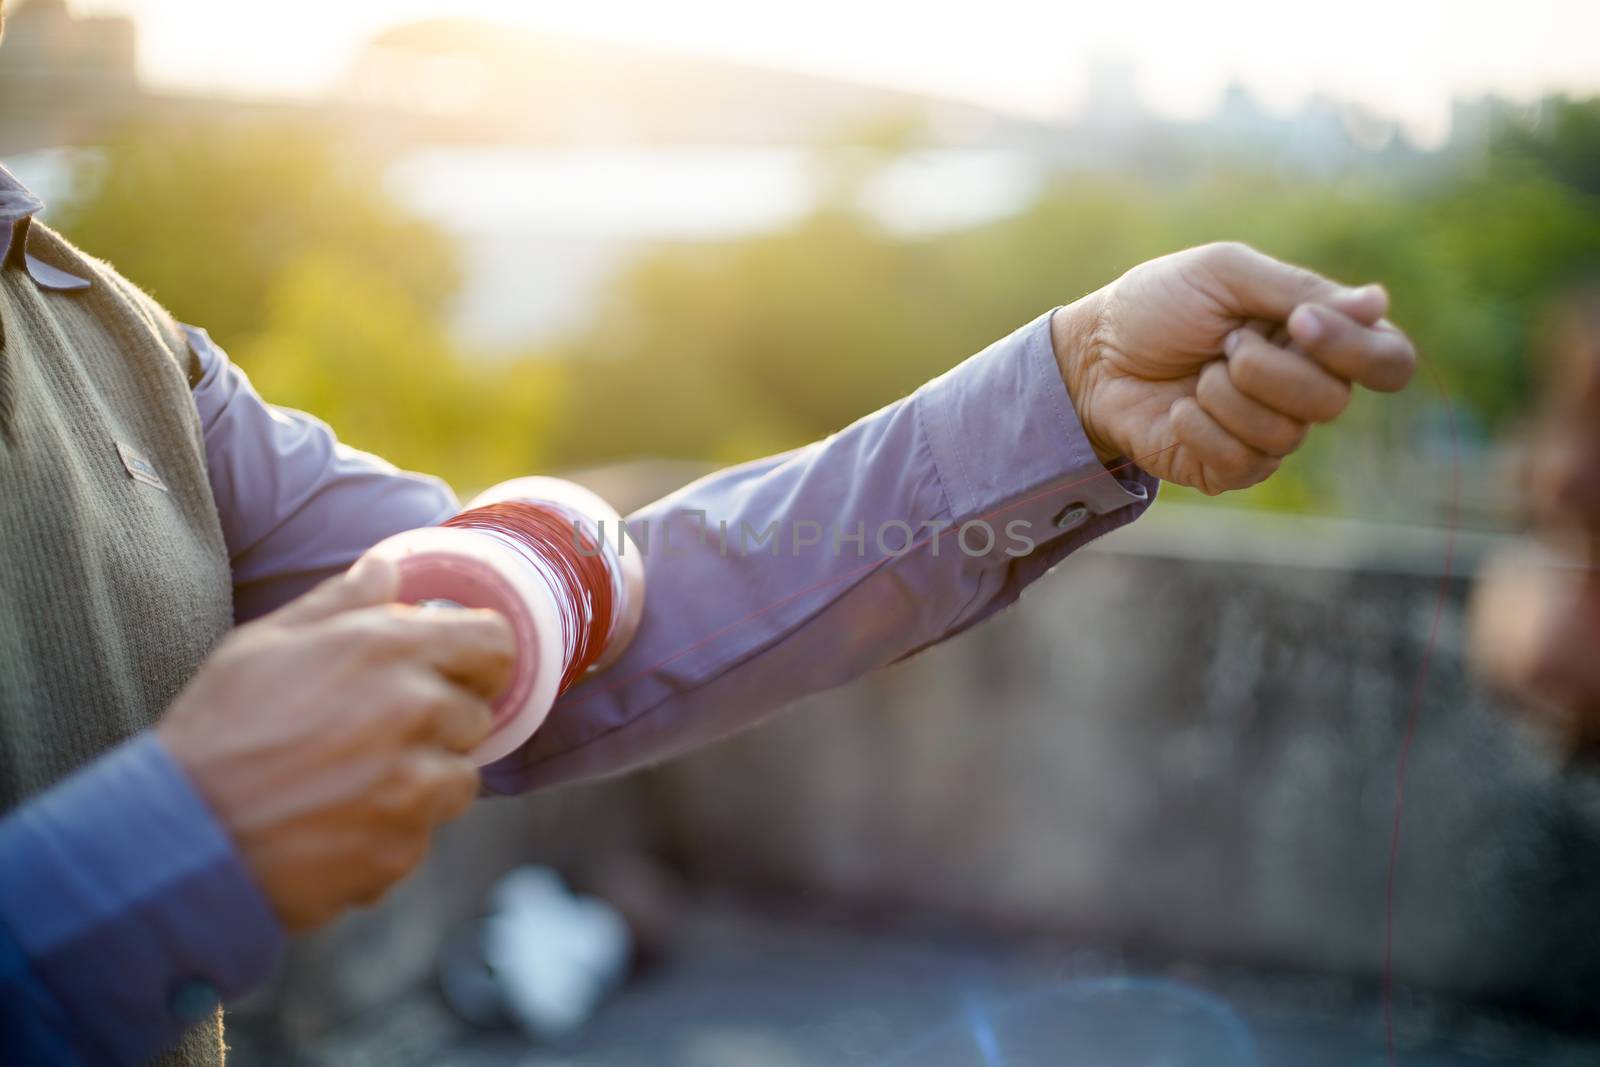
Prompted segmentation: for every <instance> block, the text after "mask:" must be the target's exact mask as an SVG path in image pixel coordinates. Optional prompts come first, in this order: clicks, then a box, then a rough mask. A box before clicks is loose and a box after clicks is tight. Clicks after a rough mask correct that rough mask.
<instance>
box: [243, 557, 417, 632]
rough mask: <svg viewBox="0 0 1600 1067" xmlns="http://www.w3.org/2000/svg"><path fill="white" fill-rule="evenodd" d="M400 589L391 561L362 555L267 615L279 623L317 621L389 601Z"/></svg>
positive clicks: (397, 576)
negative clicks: (343, 568) (347, 566)
mask: <svg viewBox="0 0 1600 1067" xmlns="http://www.w3.org/2000/svg"><path fill="white" fill-rule="evenodd" d="M399 592H400V572H399V570H398V569H397V568H396V567H395V565H394V563H393V562H392V561H391V560H387V559H379V558H377V557H373V556H363V557H361V558H360V559H358V560H357V561H356V564H355V566H353V567H351V568H350V569H349V570H347V571H345V572H344V573H343V574H336V575H334V576H333V577H332V578H329V579H328V580H327V581H325V582H323V583H321V584H320V585H318V586H317V587H316V588H314V589H312V590H311V591H310V592H308V593H306V594H304V595H303V596H301V597H299V598H298V599H296V600H292V601H290V602H289V603H287V604H285V605H284V606H283V607H281V608H279V609H278V610H277V611H275V612H273V613H272V615H270V616H268V617H269V618H271V619H273V620H274V621H276V622H281V623H294V624H298V623H308V622H318V621H320V620H322V619H327V618H331V617H333V616H335V615H339V614H342V613H344V612H347V611H356V610H358V609H360V608H370V607H375V606H377V605H379V604H387V603H390V602H392V601H393V600H394V598H395V597H396V596H397V595H399Z"/></svg>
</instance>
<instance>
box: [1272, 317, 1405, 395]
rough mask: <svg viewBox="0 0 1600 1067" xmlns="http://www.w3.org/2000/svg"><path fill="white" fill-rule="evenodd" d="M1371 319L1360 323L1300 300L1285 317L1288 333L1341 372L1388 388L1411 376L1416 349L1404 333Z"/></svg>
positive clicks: (1395, 387) (1399, 386) (1366, 383)
mask: <svg viewBox="0 0 1600 1067" xmlns="http://www.w3.org/2000/svg"><path fill="white" fill-rule="evenodd" d="M1375 321H1376V324H1375V325H1363V324H1362V322H1361V321H1358V320H1357V319H1355V318H1352V317H1350V316H1349V315H1347V314H1342V313H1341V312H1340V311H1337V310H1335V309H1334V308H1332V307H1323V306H1318V305H1316V304H1302V305H1300V306H1299V307H1297V308H1295V309H1294V311H1293V312H1292V313H1291V314H1290V316H1289V323H1288V325H1289V336H1290V337H1291V338H1293V340H1294V341H1295V343H1296V344H1298V345H1299V346H1300V347H1301V348H1302V349H1304V350H1305V352H1306V354H1307V355H1309V356H1310V357H1311V358H1313V359H1315V360H1316V361H1317V362H1318V363H1320V364H1321V365H1322V366H1324V367H1326V368H1327V369H1328V370H1330V371H1332V372H1333V373H1334V374H1336V375H1338V376H1339V377H1341V378H1346V379H1349V380H1350V381H1353V382H1359V383H1360V384H1362V385H1364V386H1366V387H1367V388H1368V389H1377V390H1380V391H1382V392H1385V393H1392V392H1394V391H1396V390H1398V389H1403V388H1404V387H1405V385H1406V383H1407V382H1409V381H1410V380H1411V375H1412V374H1413V373H1414V372H1415V370H1416V367H1417V353H1416V350H1415V349H1414V348H1413V347H1412V345H1411V342H1410V341H1409V340H1407V338H1406V335H1405V334H1403V333H1401V332H1400V331H1399V330H1397V329H1395V328H1394V327H1393V326H1392V325H1390V324H1389V323H1387V322H1383V321H1381V320H1375Z"/></svg>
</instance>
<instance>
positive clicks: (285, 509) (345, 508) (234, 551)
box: [184, 326, 458, 622]
mask: <svg viewBox="0 0 1600 1067" xmlns="http://www.w3.org/2000/svg"><path fill="white" fill-rule="evenodd" d="M184 331H185V332H186V333H187V334H188V337H189V345H190V348H191V349H192V351H193V352H194V356H195V359H196V362H197V364H198V372H199V373H198V378H197V380H196V382H195V386H194V401H195V406H196V407H197V408H198V409H199V412H200V426H201V430H202V431H203V433H204V434H205V445H206V468H207V470H208V472H209V475H210V480H211V492H212V495H213V496H214V497H215V498H216V502H217V512H218V514H219V515H220V516H221V518H222V533H223V537H224V539H225V540H226V542H227V545H228V555H229V558H230V560H231V562H232V567H233V596H234V615H235V617H236V618H237V620H238V621H240V622H246V621H248V620H250V619H253V618H256V617H257V616H259V615H264V614H266V613H267V612H269V611H271V610H272V609H274V608H276V607H279V606H281V605H283V604H286V603H288V602H289V601H290V600H293V599H294V598H295V597H297V596H299V595H300V594H301V593H303V592H305V591H306V590H308V589H310V588H311V587H312V586H313V585H316V584H317V583H318V582H320V581H322V580H323V579H324V578H327V577H330V576H332V575H334V574H337V573H338V572H339V571H342V570H344V569H345V568H346V567H348V566H350V564H352V563H354V562H355V560H356V557H357V556H359V555H361V553H362V552H364V551H366V550H367V549H368V548H370V547H372V546H373V545H375V544H377V543H378V542H379V541H381V540H383V539H384V538H385V537H388V536H389V535H390V534H393V533H399V532H400V531H402V530H410V529H414V528H416V527H418V526H431V525H434V524H436V523H439V522H443V521H444V520H445V519H447V518H449V517H450V516H452V515H454V514H455V513H456V511H457V508H458V505H457V503H456V498H455V494H454V493H453V492H452V491H451V489H450V487H449V486H447V485H446V484H445V483H444V482H442V481H440V480H439V479H437V478H431V477H428V476H426V475H421V474H413V473H410V472H408V471H402V470H399V469H397V468H396V467H394V466H393V465H392V464H389V463H386V462H384V461H383V460H381V459H379V458H378V457H377V456H374V455H372V454H370V453H368V452H362V451H360V450H359V449H354V448H351V447H349V446H348V445H345V444H342V443H341V442H340V441H339V439H338V438H337V437H335V436H334V433H333V431H332V430H331V429H329V427H328V425H327V424H326V423H324V422H322V421H320V420H318V419H315V418H313V417H312V416H310V415H307V414H305V413H304V412H301V411H294V410H291V409H289V408H282V407H276V406H274V405H271V404H268V403H266V402H265V401H264V400H262V399H261V396H260V394H258V393H257V392H256V390H255V387H254V386H252V385H251V384H250V379H249V378H248V377H246V376H245V373H244V372H243V371H242V370H240V369H239V368H238V367H237V366H235V365H234V364H233V362H232V361H231V360H229V359H228V357H227V354H226V353H225V352H223V351H222V349H221V348H220V347H218V346H217V345H216V344H215V343H214V342H213V341H212V340H211V338H210V336H209V335H207V334H206V332H205V331H204V330H201V329H197V328H195V327H193V326H185V327H184Z"/></svg>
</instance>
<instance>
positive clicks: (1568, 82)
mask: <svg viewBox="0 0 1600 1067" xmlns="http://www.w3.org/2000/svg"><path fill="white" fill-rule="evenodd" d="M12 2H13V3H14V2H16V0H12ZM71 6H72V8H73V9H74V10H75V11H77V12H79V13H85V14H86V13H92V12H118V13H126V14H132V15H134V16H135V17H137V18H138V19H139V21H140V26H141V45H140V52H141V59H142V62H143V66H144V70H145V72H146V75H147V77H149V78H150V80H151V81H153V82H155V83H157V84H160V85H164V86H168V87H183V88H204V89H210V90H215V89H223V90H227V91H234V92H245V93H259V92H270V93H293V94H302V93H310V92H316V91H318V90H319V89H321V88H324V87H326V86H328V85H330V84H333V83H335V82H336V81H337V80H338V78H339V76H340V75H341V73H342V72H343V71H344V69H345V68H346V66H347V64H348V63H349V61H350V59H351V57H352V56H353V55H354V54H355V52H356V51H357V50H358V49H359V48H360V46H361V44H362V42H363V41H364V40H366V39H367V38H368V37H369V36H370V35H371V34H373V33H374V32H376V31H378V30H381V29H382V28H384V27H386V26H388V25H392V24H394V23H397V22H403V21H408V20H411V19H416V18H425V17H433V16H439V15H454V16H474V17H483V18H490V19H499V20H502V21H505V22H510V23H515V24H517V25H521V26H526V27H531V28H534V29H544V30H551V31H557V32H566V33H575V34H580V35H583V36H586V37H591V38H600V39H609V40H617V41H624V42H628V43H631V44H643V45H651V46H659V47H663V48H669V49H672V50H674V51H678V52H688V53H692V54H704V55H712V56H717V57H721V58H732V59H739V60H746V61H750V62H755V63H762V64H766V65H774V66H780V67H786V68H791V69H798V70H805V71H811V72H818V73H824V74H833V75H839V76H843V77H847V78H851V79H854V80H858V81H865V82H871V83H877V84H884V85H891V86H897V87H902V88H910V89H915V90H923V91H928V92H933V93H937V94H939V95H944V96H954V97H961V98H966V99H971V100H976V101H979V102H982V103H985V104H989V105H992V106H996V107H1000V108H1004V109H1007V110H1011V111H1017V112H1022V113H1027V114H1034V115H1052V114H1055V115H1059V114H1063V113H1066V112H1070V110H1071V109H1072V107H1073V106H1074V105H1075V104H1076V103H1078V102H1079V101H1080V100H1081V98H1082V96H1083V91H1084V86H1085V82H1086V79H1087V71H1088V68H1089V66H1090V64H1091V62H1092V61H1093V60H1094V59H1095V58H1097V57H1104V58H1111V59H1115V60H1118V61H1121V62H1127V63H1131V64H1132V65H1133V66H1134V68H1135V70H1136V71H1137V74H1138V78H1139V85H1140V88H1141V91H1142V93H1143V96H1144V98H1145V100H1146V101H1147V103H1148V104H1149V105H1150V106H1151V107H1152V108H1153V109H1154V110H1156V111H1158V112H1161V113H1164V114H1167V115H1170V116H1174V117H1185V116H1195V115H1198V114H1202V113H1204V112H1206V111H1208V110H1209V109H1210V108H1211V107H1213V106H1214V105H1215V103H1216V100H1217V97H1218V95H1219V93H1220V92H1221V90H1222V88H1223V87H1224V86H1225V85H1227V84H1228V83H1229V82H1230V81H1233V80H1238V81H1241V82H1243V83H1244V84H1246V85H1247V86H1249V87H1250V88H1251V89H1252V90H1253V91H1254V92H1255V93H1256V94H1257V95H1258V97H1259V98H1260V99H1261V100H1262V101H1263V102H1264V103H1265V104H1266V105H1267V106H1268V107H1270V108H1273V109H1276V110H1287V109H1290V108H1292V107H1294V106H1295V105H1296V104H1297V103H1299V102H1300V101H1302V100H1304V99H1305V97H1306V96H1307V95H1309V94H1311V93H1314V92H1324V93H1328V94H1332V95H1335V96H1338V97H1340V98H1344V99H1349V100H1353V101H1356V102H1359V103H1362V104H1365V105H1367V106H1368V107H1369V108H1371V109H1372V110H1374V111H1376V112H1377V113H1379V114H1382V115H1385V116H1387V117H1391V118H1395V119H1398V120H1400V121H1401V122H1403V123H1404V124H1406V125H1407V127H1408V128H1409V129H1410V130H1411V131H1412V132H1413V133H1414V134H1415V135H1417V136H1419V137H1420V138H1421V139H1423V140H1436V139H1437V138H1439V137H1441V136H1443V134H1444V133H1445V131H1446V130H1447V127H1448V113H1449V112H1448V107H1449V100H1450V98H1451V97H1452V96H1456V95H1468V96H1470V95H1478V94H1481V93H1483V92H1486V91H1496V92H1500V93H1503V94H1506V95H1509V96H1512V97H1515V98H1522V99H1532V98H1535V97H1537V96H1538V95H1540V94H1541V93H1543V92H1545V91H1549V90H1567V91H1573V92H1579V93H1585V92H1587V93H1600V48H1597V42H1600V0H1339V2H1338V3H1336V4H1314V5H1310V4H1298V5H1297V4H1294V3H1292V2H1286V0H1209V2H1207V0H1191V2H1174V0H1162V2H1157V0H1120V2H1108V3H1101V4H1085V3H1074V2H1071V0H1054V2H1050V0H1043V2H1041V0H1031V2H1030V0H983V2H982V3H968V4H960V5H957V4H944V3H937V2H931V0H930V2H923V3H903V2H883V0H797V2H793V3H787V4H775V3H772V2H770V0H769V2H766V3H762V2H759V0H757V2H752V0H566V2H564V3H559V4H558V3H549V2H546V0H272V2H270V3H243V2H239V0H71Z"/></svg>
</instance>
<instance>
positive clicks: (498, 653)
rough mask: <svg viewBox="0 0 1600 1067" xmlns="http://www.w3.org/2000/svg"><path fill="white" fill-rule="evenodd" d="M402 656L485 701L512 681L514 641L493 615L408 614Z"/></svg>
mask: <svg viewBox="0 0 1600 1067" xmlns="http://www.w3.org/2000/svg"><path fill="white" fill-rule="evenodd" d="M400 618H401V621H402V622H403V623H404V624H405V626H404V639H403V640H402V641H401V642H400V644H401V651H402V652H403V653H406V654H409V655H413V656H416V657H417V658H418V659H420V660H421V661H422V662H424V663H427V664H429V665H430V666H432V667H433V668H434V669H435V670H437V671H438V672H439V673H440V674H442V675H444V677H446V678H448V679H450V680H451V681H452V682H455V683H456V684H457V685H460V686H462V687H464V688H466V689H468V690H470V691H472V692H473V693H476V694H477V695H479V696H481V697H483V698H484V699H486V700H493V699H494V698H495V697H497V696H499V695H500V693H501V692H502V691H503V690H504V689H505V687H506V683H507V682H509V681H510V680H511V669H512V666H513V665H514V664H515V662H516V655H517V647H516V638H515V636H514V634H513V632H512V629H511V623H510V622H508V621H506V617H505V616H504V615H501V614H500V613H499V612H497V611H487V610H460V611H407V612H405V613H404V614H403V615H401V617H400Z"/></svg>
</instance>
